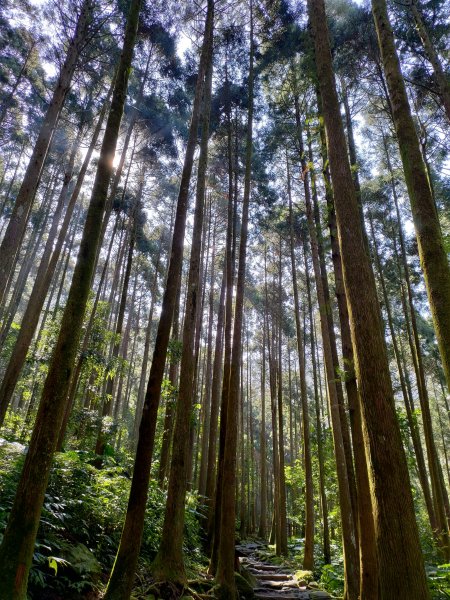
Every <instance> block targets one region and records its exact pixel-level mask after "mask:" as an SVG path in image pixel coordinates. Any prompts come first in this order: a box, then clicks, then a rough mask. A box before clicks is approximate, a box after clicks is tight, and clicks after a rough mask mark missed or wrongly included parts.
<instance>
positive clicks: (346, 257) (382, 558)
mask: <svg viewBox="0 0 450 600" xmlns="http://www.w3.org/2000/svg"><path fill="white" fill-rule="evenodd" d="M308 13H309V18H310V21H311V26H312V35H313V39H314V49H315V63H316V68H317V78H318V82H319V87H320V94H321V98H322V104H323V115H324V121H325V129H326V133H327V142H328V152H329V159H330V169H331V179H332V183H333V190H334V199H335V207H336V216H337V225H338V235H339V244H340V249H341V256H342V265H343V273H344V285H345V291H346V295H347V302H348V306H349V314H350V326H351V334H352V342H353V349H354V355H355V370H356V376H357V379H358V383H359V385H360V399H361V408H362V416H363V427H364V432H365V433H364V435H365V443H366V452H367V455H368V457H369V460H368V464H369V477H370V485H371V491H372V500H373V508H374V518H375V540H376V545H377V554H378V563H379V586H380V587H379V595H380V597H381V598H391V597H392V594H393V593H396V594H397V595H405V596H407V595H408V594H409V595H413V596H416V597H417V598H428V597H429V592H428V587H427V582H426V576H425V569H424V564H423V558H422V554H421V551H420V543H419V535H418V530H417V524H416V521H415V514H414V506H413V500H412V496H411V493H410V481H409V475H408V469H407V464H406V459H405V454H404V450H403V447H402V441H401V436H400V430H399V426H398V422H397V417H396V414H395V407H394V397H393V392H392V384H391V378H390V373H389V365H388V360H387V355H386V346H385V340H384V335H383V328H382V323H381V315H380V311H379V305H378V301H377V295H376V288H375V281H374V276H373V272H372V268H371V265H370V261H369V257H368V256H367V253H366V249H365V241H364V234H363V231H362V226H361V221H360V218H359V208H358V202H357V197H356V192H355V187H354V183H353V179H352V173H351V169H350V164H349V161H348V157H347V151H346V141H345V134H344V128H343V124H342V120H341V115H340V108H339V100H338V96H337V92H336V82H335V76H334V73H333V66H332V60H331V51H330V42H329V37H328V27H327V18H326V12H325V3H324V2H323V0H317V1H316V2H312V0H309V1H308ZM348 223H352V224H353V226H352V228H349V227H348ZM383 439H389V440H390V443H389V445H388V446H386V445H384V444H382V440H383ZM393 464H395V465H396V469H395V470H394V469H392V465H393Z"/></svg>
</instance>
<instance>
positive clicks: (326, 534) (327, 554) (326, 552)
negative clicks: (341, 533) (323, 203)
mask: <svg viewBox="0 0 450 600" xmlns="http://www.w3.org/2000/svg"><path fill="white" fill-rule="evenodd" d="M304 259H305V274H306V292H307V297H308V312H309V325H310V337H311V363H312V375H313V385H314V404H315V413H316V435H317V458H318V462H319V489H320V502H321V506H322V519H323V559H324V562H325V564H326V565H328V564H330V563H331V548H330V528H329V524H328V501H327V495H326V491H325V460H324V453H323V439H322V436H323V433H322V432H323V429H322V419H321V415H320V402H319V400H320V399H319V389H318V385H317V379H318V375H319V377H320V373H319V374H318V372H317V364H316V335H315V328H314V319H313V310H312V301H311V282H310V277H309V268H308V259H307V256H306V252H305V253H304ZM292 272H294V269H293V270H292ZM303 354H304V353H303ZM300 385H301V380H300ZM300 389H301V388H300ZM305 529H306V527H305Z"/></svg>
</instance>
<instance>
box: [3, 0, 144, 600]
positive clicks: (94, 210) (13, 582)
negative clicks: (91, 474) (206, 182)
mask: <svg viewBox="0 0 450 600" xmlns="http://www.w3.org/2000/svg"><path fill="white" fill-rule="evenodd" d="M139 12H140V0H132V2H131V5H130V10H129V14H128V19H127V24H126V30H125V39H124V44H123V50H122V55H121V59H120V63H119V70H118V77H117V82H116V85H115V87H114V93H113V99H112V103H111V110H110V113H109V116H108V122H107V125H106V130H105V136H104V139H103V144H102V149H101V152H100V158H99V163H98V167H97V174H96V178H95V182H94V187H93V190H92V197H91V202H90V205H89V209H88V214H87V218H86V223H85V226H84V231H83V237H82V241H81V247H80V251H79V255H78V261H77V265H76V267H75V272H74V275H73V278H72V285H71V288H70V292H69V297H68V299H67V304H66V308H65V311H64V315H63V319H62V322H61V328H60V332H59V335H58V340H57V343H56V346H55V349H54V352H53V355H52V359H51V362H50V366H49V371H48V374H47V377H46V380H45V384H44V389H43V392H42V397H41V402H40V405H39V410H38V414H37V417H36V424H35V427H34V429H33V434H32V437H31V440H30V445H29V448H28V453H27V456H26V459H25V464H24V467H23V470H22V474H21V477H20V480H19V484H18V488H17V493H16V497H15V499H14V504H13V507H12V510H11V513H10V516H9V520H8V524H7V527H6V531H5V534H4V537H3V541H2V544H1V546H0V564H2V571H1V574H0V587H1V589H2V590H3V593H4V594H5V596H6V597H8V598H11V599H12V600H25V597H26V588H27V581H28V573H29V570H30V566H31V561H32V557H33V549H34V543H35V539H36V533H37V529H38V525H39V518H40V514H41V510H42V504H43V501H44V495H45V490H46V487H47V482H48V478H49V474H50V467H51V463H52V458H53V452H54V450H55V447H56V443H57V439H58V434H59V430H60V426H61V421H62V418H63V415H64V408H65V403H66V398H67V390H68V386H69V382H70V375H71V371H72V370H73V366H74V361H75V355H76V351H77V347H78V341H79V337H80V332H81V326H82V323H83V318H84V313H85V310H86V303H87V299H88V294H89V290H90V285H91V279H92V273H93V271H94V265H95V258H96V254H97V244H98V242H99V236H100V228H101V221H102V217H103V213H104V210H105V205H106V199H107V192H108V184H109V181H110V178H111V172H112V163H113V160H114V153H115V148H116V143H117V136H118V134H119V127H120V121H121V118H122V112H123V108H124V104H125V97H126V91H127V84H128V75H129V72H130V67H131V61H132V57H133V49H134V43H135V39H136V32H137V25H138V19H139Z"/></svg>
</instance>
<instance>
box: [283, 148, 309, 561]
mask: <svg viewBox="0 0 450 600" xmlns="http://www.w3.org/2000/svg"><path fill="white" fill-rule="evenodd" d="M286 169H287V182H288V183H287V185H288V188H287V189H288V197H289V231H290V254H291V269H292V286H293V290H294V315H295V327H296V332H297V336H296V337H297V354H298V360H299V371H300V400H301V406H302V425H303V427H302V431H303V452H304V465H305V548H304V554H303V568H304V569H306V570H309V571H312V570H313V568H314V486H313V473H312V459H311V441H310V424H309V410H308V393H307V389H306V367H305V352H304V348H303V332H302V328H301V323H300V302H299V297H298V283H297V267H296V264H295V242H294V216H293V211H292V195H291V176H290V169H289V162H288V159H286Z"/></svg>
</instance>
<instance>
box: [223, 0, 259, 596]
mask: <svg viewBox="0 0 450 600" xmlns="http://www.w3.org/2000/svg"><path fill="white" fill-rule="evenodd" d="M253 60H254V41H253V12H252V4H251V3H250V70H249V75H248V98H249V99H248V115H247V137H246V157H245V177H244V196H243V202H242V222H241V239H240V245H239V266H238V275H237V284H236V304H235V313H234V328H233V348H232V352H231V363H230V383H229V393H228V406H227V415H226V420H227V425H226V436H225V452H224V461H223V481H222V490H223V491H222V508H221V515H220V518H221V521H220V539H219V552H218V564H217V575H216V580H217V583H218V585H219V589H220V590H221V591H220V596H221V597H222V598H223V599H224V600H225V599H227V598H230V599H234V598H236V595H237V591H236V586H235V581H234V562H235V561H234V522H235V509H236V507H235V492H236V437H237V404H238V398H239V387H240V386H239V367H240V362H241V352H242V326H243V313H244V288H245V271H246V258H247V237H248V212H249V204H250V188H251V168H252V150H253V129H252V128H253V84H254V82H253V77H254V73H253Z"/></svg>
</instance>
